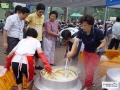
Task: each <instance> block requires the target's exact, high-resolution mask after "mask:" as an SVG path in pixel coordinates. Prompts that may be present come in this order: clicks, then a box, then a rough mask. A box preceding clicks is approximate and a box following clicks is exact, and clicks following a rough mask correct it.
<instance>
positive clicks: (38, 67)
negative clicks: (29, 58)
mask: <svg viewBox="0 0 120 90" xmlns="http://www.w3.org/2000/svg"><path fill="white" fill-rule="evenodd" d="M35 69H36V70H42V69H43V67H41V66H35Z"/></svg>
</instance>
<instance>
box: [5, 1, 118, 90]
mask: <svg viewBox="0 0 120 90" xmlns="http://www.w3.org/2000/svg"><path fill="white" fill-rule="evenodd" d="M44 12H45V5H44V4H41V3H39V4H37V6H36V11H35V12H33V13H30V11H29V9H28V8H26V7H22V6H19V5H18V6H16V8H15V12H14V14H12V15H9V16H8V17H7V18H6V22H5V25H4V27H3V46H4V49H5V50H6V54H7V56H6V68H7V69H8V70H9V69H10V66H12V70H13V72H14V76H15V79H16V83H17V85H18V90H22V78H23V75H25V76H26V78H27V79H28V82H29V83H31V82H32V81H33V77H34V69H40V70H41V69H43V67H42V66H40V65H39V62H38V61H39V60H40V61H42V62H43V64H44V69H45V70H46V71H47V72H48V73H49V74H51V73H52V66H54V65H55V62H54V56H55V45H56V40H57V38H59V37H60V36H61V37H62V41H63V42H64V43H66V45H67V49H66V55H65V57H66V58H68V59H69V60H71V58H73V57H77V56H78V55H79V54H78V53H79V52H83V60H84V68H85V74H86V76H85V82H84V84H83V88H84V89H85V88H86V89H87V90H89V89H90V88H91V87H92V86H93V84H94V83H93V76H94V72H95V70H96V67H97V66H98V64H99V62H100V55H99V54H98V52H99V51H100V50H101V49H105V48H106V45H107V43H106V42H107V38H109V36H110V35H111V36H110V37H111V41H110V44H109V45H108V48H109V49H112V48H113V47H115V49H118V48H119V43H120V17H117V19H116V22H115V23H114V24H113V26H111V25H109V24H107V25H106V28H104V27H103V26H104V25H103V24H102V25H103V26H102V25H101V23H100V22H99V23H98V22H95V20H94V18H93V17H92V16H91V15H84V16H82V17H81V18H80V21H79V22H77V23H72V24H68V23H64V22H62V23H59V22H58V21H57V18H58V12H57V11H51V12H50V13H49V20H47V21H44V19H45V17H44ZM64 27H65V28H64ZM68 27H69V28H68ZM70 27H72V29H71V28H70ZM75 29H77V30H75ZM110 31H111V32H110Z"/></svg>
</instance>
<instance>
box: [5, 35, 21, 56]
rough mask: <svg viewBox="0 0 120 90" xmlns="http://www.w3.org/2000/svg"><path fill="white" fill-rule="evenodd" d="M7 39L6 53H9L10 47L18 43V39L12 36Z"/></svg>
mask: <svg viewBox="0 0 120 90" xmlns="http://www.w3.org/2000/svg"><path fill="white" fill-rule="evenodd" d="M7 39H8V41H7V43H8V48H7V50H6V53H7V54H9V53H10V52H11V51H12V49H13V48H14V47H15V46H16V45H17V44H18V42H19V39H17V38H12V37H7Z"/></svg>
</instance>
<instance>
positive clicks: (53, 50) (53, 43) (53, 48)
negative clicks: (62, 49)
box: [50, 41, 56, 65]
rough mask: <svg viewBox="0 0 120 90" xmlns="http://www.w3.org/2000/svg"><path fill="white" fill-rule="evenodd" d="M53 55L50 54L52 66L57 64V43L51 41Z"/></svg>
mask: <svg viewBox="0 0 120 90" xmlns="http://www.w3.org/2000/svg"><path fill="white" fill-rule="evenodd" d="M51 42H52V43H51V53H50V64H51V65H54V64H55V62H54V61H55V60H54V59H55V43H56V42H55V41H51Z"/></svg>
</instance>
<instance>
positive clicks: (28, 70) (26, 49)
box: [6, 28, 52, 90]
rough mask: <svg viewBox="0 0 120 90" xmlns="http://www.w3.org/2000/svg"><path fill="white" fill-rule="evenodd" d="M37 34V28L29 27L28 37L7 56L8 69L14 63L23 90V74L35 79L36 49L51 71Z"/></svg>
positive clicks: (15, 73) (49, 71)
mask: <svg viewBox="0 0 120 90" xmlns="http://www.w3.org/2000/svg"><path fill="white" fill-rule="evenodd" d="M37 35H38V34H37V32H36V30H34V29H32V28H29V29H28V30H27V32H26V38H25V39H22V40H21V41H20V42H19V43H18V44H17V46H16V47H15V48H14V49H13V50H12V51H11V52H10V54H9V55H8V56H7V58H6V60H7V63H6V68H7V69H8V70H9V68H10V65H11V64H12V70H13V72H14V76H15V78H16V83H17V84H18V90H22V77H23V75H25V76H26V78H27V79H28V81H29V82H31V81H32V80H33V76H34V66H35V65H34V60H33V59H34V58H33V56H34V54H35V51H37V53H38V55H39V58H40V60H41V61H42V62H43V64H44V66H45V70H46V71H47V72H48V73H51V70H52V69H51V66H50V65H49V63H48V59H47V58H46V56H45V55H44V53H43V51H42V49H41V44H40V43H39V41H38V40H37V39H36V37H37Z"/></svg>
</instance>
